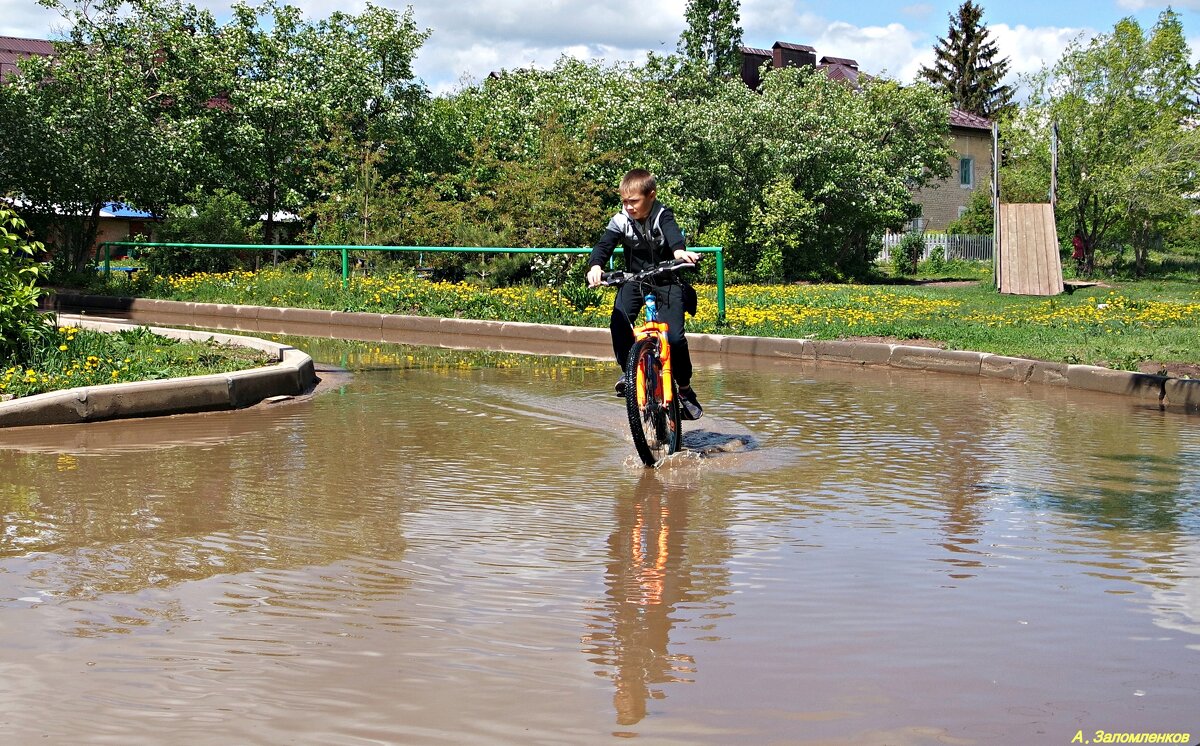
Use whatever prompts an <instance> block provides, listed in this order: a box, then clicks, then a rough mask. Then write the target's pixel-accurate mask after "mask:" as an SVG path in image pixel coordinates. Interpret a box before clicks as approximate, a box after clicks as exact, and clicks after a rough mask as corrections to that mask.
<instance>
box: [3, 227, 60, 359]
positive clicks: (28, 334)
mask: <svg viewBox="0 0 1200 746" xmlns="http://www.w3.org/2000/svg"><path fill="white" fill-rule="evenodd" d="M25 230H26V226H25V221H23V220H21V219H20V218H19V217H17V214H16V213H14V212H13V211H11V210H9V209H7V208H4V207H0V360H10V359H16V358H18V357H20V356H23V355H28V353H29V351H30V349H31V348H32V347H33V346H35V345H36V344H37V340H38V339H40V338H41V337H42V336H43V335H44V334H45V333H46V331H47V330H48V329H49V325H48V324H46V323H45V322H44V321H43V319H42V317H41V314H39V313H38V297H39V296H40V295H41V292H42V291H41V289H40V288H39V287H37V280H38V272H39V270H38V266H37V263H36V262H35V261H34V256H35V254H36V252H38V251H41V250H42V245H41V244H40V243H38V242H36V241H28V240H26V239H25V237H24V234H25Z"/></svg>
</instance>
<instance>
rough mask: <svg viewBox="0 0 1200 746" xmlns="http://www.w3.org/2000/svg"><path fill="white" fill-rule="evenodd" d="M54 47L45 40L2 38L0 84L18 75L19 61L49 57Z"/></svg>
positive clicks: (0, 37) (0, 42)
mask: <svg viewBox="0 0 1200 746" xmlns="http://www.w3.org/2000/svg"><path fill="white" fill-rule="evenodd" d="M51 54H54V45H53V44H51V43H50V42H48V41H46V40H45V39H19V38H17V37H13V36H0V83H2V82H4V81H5V80H7V79H8V78H9V77H10V76H12V75H16V73H17V61H18V60H20V59H22V58H23V57H35V56H41V57H48V56H50V55H51Z"/></svg>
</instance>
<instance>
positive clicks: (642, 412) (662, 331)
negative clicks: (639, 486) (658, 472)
mask: <svg viewBox="0 0 1200 746" xmlns="http://www.w3.org/2000/svg"><path fill="white" fill-rule="evenodd" d="M694 266H696V265H695V264H693V263H692V262H689V261H686V260H682V259H675V260H671V261H668V262H662V263H660V264H657V265H655V266H653V267H651V268H650V269H647V270H643V271H642V272H637V273H635V274H627V273H625V272H608V273H605V274H604V275H602V280H601V282H602V283H603V284H604V285H612V286H620V285H624V284H626V283H630V282H632V283H634V284H635V285H636V286H638V287H640V288H641V289H642V291H643V292H644V294H645V295H644V297H645V307H646V320H645V321H644V322H642V324H641V325H639V326H637V327H634V330H633V339H634V342H633V348H632V349H630V351H629V360H628V362H627V363H626V365H625V387H624V388H625V409H626V412H627V413H628V415H629V432H630V434H631V435H633V445H634V448H636V449H637V453H638V456H639V457H640V458H641V459H642V463H644V464H646V465H647V466H654V464H656V463H658V461H659V460H660V459H662V458H664V457H665V456H669V455H671V454H672V453H675V452H676V451H678V450H679V447H680V444H681V443H682V442H683V428H682V426H681V420H682V414H681V411H680V400H679V387H678V386H677V384H676V383H675V381H674V379H672V377H671V344H670V342H669V341H668V340H667V330H668V326H667V323H666V322H665V321H660V320H659V318H658V302H657V298H656V297H655V295H654V280H655V279H656V278H658V277H660V276H662V275H665V274H668V273H672V272H675V271H678V270H681V269H690V268H691V267H694Z"/></svg>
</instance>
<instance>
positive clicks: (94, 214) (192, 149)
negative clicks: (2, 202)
mask: <svg viewBox="0 0 1200 746" xmlns="http://www.w3.org/2000/svg"><path fill="white" fill-rule="evenodd" d="M42 2H43V4H44V5H46V6H47V7H49V8H52V9H55V10H57V11H59V12H60V13H62V15H63V16H64V18H65V19H66V21H67V23H68V24H69V26H70V31H69V34H70V36H69V38H68V39H66V40H64V41H60V42H56V43H55V53H54V56H53V57H52V58H43V57H32V58H29V59H26V60H23V61H22V62H21V74H20V75H18V76H16V77H15V78H14V79H12V80H10V81H9V83H8V84H7V85H2V86H0V129H2V130H3V131H4V133H5V134H4V137H3V138H0V192H7V193H13V194H17V195H19V196H20V197H21V198H22V199H23V200H24V202H25V205H26V207H25V209H24V211H25V212H26V214H27V215H28V216H30V217H32V216H34V215H39V214H40V215H42V216H47V217H46V221H49V222H52V223H53V224H54V225H55V227H56V228H57V231H56V236H53V237H50V236H48V237H47V239H48V242H49V241H53V242H54V243H55V246H54V248H55V250H56V251H55V254H56V257H55V258H56V261H58V262H61V263H62V264H63V265H64V266H65V267H67V268H71V269H75V268H79V267H82V266H83V265H84V264H85V263H86V262H87V260H88V259H89V257H90V255H91V249H92V246H93V245H94V243H95V240H96V235H97V231H98V229H99V224H100V211H101V208H102V206H103V205H104V204H105V203H106V202H110V201H119V202H125V203H129V204H132V205H135V206H137V207H141V208H145V209H151V210H158V209H161V208H163V207H165V206H166V204H168V203H169V202H171V201H174V199H176V198H178V197H179V196H180V195H181V194H182V193H183V192H184V191H187V189H189V188H190V185H191V184H192V183H194V174H195V168H196V167H197V165H198V158H197V156H198V154H199V153H200V148H199V147H198V143H199V137H200V132H201V130H202V119H203V116H204V103H205V101H206V100H207V99H208V97H209V94H208V92H207V91H206V81H207V80H209V79H210V77H211V76H209V75H208V74H207V72H206V64H207V63H206V60H208V59H210V58H211V54H210V52H211V48H210V47H209V44H210V42H211V41H212V35H211V31H212V29H213V20H212V18H211V16H210V15H208V14H207V13H205V12H201V11H198V10H196V9H195V8H194V7H192V6H184V5H181V4H180V3H179V2H177V1H176V0H128V1H126V0H97V1H96V2H91V3H87V4H84V5H82V6H81V7H79V8H73V7H70V6H67V5H65V4H64V3H62V2H60V1H59V0H42ZM43 222H45V221H43Z"/></svg>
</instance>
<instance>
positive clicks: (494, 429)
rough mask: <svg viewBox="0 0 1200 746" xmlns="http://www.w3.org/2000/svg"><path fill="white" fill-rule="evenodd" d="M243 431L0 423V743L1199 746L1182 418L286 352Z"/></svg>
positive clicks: (1026, 395)
mask: <svg viewBox="0 0 1200 746" xmlns="http://www.w3.org/2000/svg"><path fill="white" fill-rule="evenodd" d="M297 344H299V345H300V346H302V347H304V348H305V349H308V350H309V351H310V353H311V354H313V356H314V357H315V358H316V359H317V360H318V361H322V362H323V363H324V364H325V365H326V366H328V365H336V366H344V367H345V368H347V369H349V370H350V371H351V372H352V373H353V376H352V377H351V378H349V379H340V380H339V383H338V385H336V386H335V387H333V390H331V391H329V392H328V393H324V394H321V395H319V396H316V397H314V398H313V399H311V400H309V401H306V402H300V403H293V404H288V405H276V406H270V407H263V408H259V409H255V410H251V411H243V412H235V413H222V414H209V415H193V416H184V417H170V418H163V419H156V420H143V421H127V422H117V423H101V424H94V425H90V426H87V427H83V428H31V429H21V430H19V431H12V432H6V433H3V434H0V521H2V526H0V527H2V529H3V530H2V531H0V733H2V734H3V736H2V741H3V743H5V744H35V743H36V744H85V743H86V744H122V745H135V744H165V743H186V744H214V745H216V744H221V745H224V744H293V743H294V744H491V743H495V744H578V743H610V742H614V741H616V740H617V739H633V740H635V741H638V742H641V743H654V744H731V743H749V744H761V743H801V744H810V743H811V744H885V743H886V744H947V743H949V744H972V743H988V744H993V743H995V744H999V743H1004V744H1012V743H1054V744H1068V743H1071V742H1072V739H1073V738H1075V737H1076V735H1077V732H1079V731H1082V732H1083V733H1084V734H1085V737H1089V738H1090V737H1092V736H1093V734H1094V733H1095V731H1097V730H1103V731H1106V732H1110V733H1111V732H1155V733H1160V732H1165V733H1177V732H1190V733H1192V736H1191V741H1190V742H1191V743H1195V742H1196V741H1197V740H1200V735H1198V734H1200V706H1197V702H1198V701H1200V418H1195V417H1186V416H1181V415H1178V414H1164V413H1161V412H1158V411H1155V410H1153V409H1150V408H1147V407H1144V406H1142V405H1139V404H1138V403H1135V402H1130V401H1127V400H1123V399H1120V398H1117V397H1103V396H1093V395H1087V394H1083V393H1078V392H1065V391H1062V390H1050V389H1041V388H1038V387H1023V386H1019V385H1014V384H1009V383H1005V382H995V381H987V380H977V379H968V378H959V377H947V376H936V375H917V374H909V373H897V372H882V371H870V370H867V371H864V370H860V369H856V368H850V367H839V366H826V367H820V368H818V367H814V366H812V365H810V364H795V363H793V364H791V365H788V366H778V365H771V364H766V363H762V364H757V365H755V366H753V367H748V368H745V369H731V368H719V367H706V368H703V369H702V370H701V372H700V373H699V374H698V377H697V390H698V391H699V392H700V394H701V397H702V399H703V401H704V402H705V404H706V406H707V411H708V414H707V415H706V417H705V418H704V419H703V420H701V421H699V422H696V423H690V424H689V432H688V434H687V440H686V443H687V445H688V452H687V453H684V454H681V455H679V456H677V457H674V458H672V459H671V460H669V462H667V463H664V464H663V465H662V466H661V467H660V468H658V469H653V470H648V469H643V468H641V467H640V466H639V465H637V463H636V461H635V458H634V457H633V456H632V445H631V443H630V441H629V438H628V435H626V434H625V430H624V427H625V425H624V414H623V410H622V404H621V402H620V401H619V400H617V399H616V398H615V397H613V396H612V395H611V394H610V393H609V387H610V385H611V383H612V380H611V379H612V378H613V377H614V370H615V368H614V367H613V366H612V365H610V364H607V363H600V362H595V361H588V360H581V359H574V360H573V359H565V358H550V357H532V356H521V355H513V354H507V353H487V352H476V353H472V352H453V351H447V350H435V349H430V348H419V347H405V346H399V345H380V344H364V343H345V342H332V341H329V340H325V341H314V340H305V341H302V342H297Z"/></svg>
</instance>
